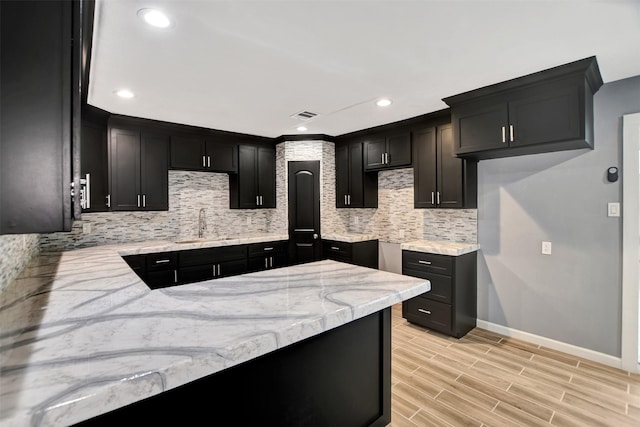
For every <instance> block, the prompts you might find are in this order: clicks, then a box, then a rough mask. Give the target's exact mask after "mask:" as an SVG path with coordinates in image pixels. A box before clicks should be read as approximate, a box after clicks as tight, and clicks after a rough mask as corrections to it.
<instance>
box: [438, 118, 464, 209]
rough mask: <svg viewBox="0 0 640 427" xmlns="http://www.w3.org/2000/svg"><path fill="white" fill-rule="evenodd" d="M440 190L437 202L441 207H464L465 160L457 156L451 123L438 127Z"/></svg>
mask: <svg viewBox="0 0 640 427" xmlns="http://www.w3.org/2000/svg"><path fill="white" fill-rule="evenodd" d="M437 135H438V138H437V140H438V164H437V167H436V169H437V171H438V179H437V181H438V190H437V192H436V195H437V197H436V199H437V200H436V202H437V203H438V206H439V207H441V208H462V207H463V206H464V198H463V197H464V194H463V162H464V160H462V159H459V158H457V157H455V152H454V146H453V129H452V127H451V126H450V125H448V126H440V127H438V132H437Z"/></svg>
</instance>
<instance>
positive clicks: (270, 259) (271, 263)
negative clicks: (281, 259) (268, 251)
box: [269, 256, 273, 267]
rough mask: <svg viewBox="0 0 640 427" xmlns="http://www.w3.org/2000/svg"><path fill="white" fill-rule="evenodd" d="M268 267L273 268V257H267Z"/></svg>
mask: <svg viewBox="0 0 640 427" xmlns="http://www.w3.org/2000/svg"><path fill="white" fill-rule="evenodd" d="M269 267H273V257H272V256H270V257H269Z"/></svg>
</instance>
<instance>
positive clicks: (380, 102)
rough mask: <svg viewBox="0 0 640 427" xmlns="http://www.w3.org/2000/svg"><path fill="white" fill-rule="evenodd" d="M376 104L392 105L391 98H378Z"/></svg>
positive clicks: (382, 105)
mask: <svg viewBox="0 0 640 427" xmlns="http://www.w3.org/2000/svg"><path fill="white" fill-rule="evenodd" d="M376 105H377V106H378V107H388V106H389V105H391V100H390V99H386V98H382V99H378V101H377V102H376Z"/></svg>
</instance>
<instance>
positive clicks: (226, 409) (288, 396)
mask: <svg viewBox="0 0 640 427" xmlns="http://www.w3.org/2000/svg"><path fill="white" fill-rule="evenodd" d="M214 350H215V349H212V356H211V357H212V358H213V357H216V356H215V351H214ZM132 422H140V423H142V424H144V425H221V426H301V425H308V426H376V427H378V426H386V425H389V424H390V422H391V309H390V308H386V309H384V310H382V311H379V312H377V313H374V314H371V315H369V316H366V317H363V318H361V319H358V320H355V321H353V322H350V323H347V324H346V325H343V326H340V327H338V328H335V329H332V330H330V331H327V332H324V333H323V334H321V335H317V336H315V337H312V338H309V339H307V340H304V341H301V342H299V343H296V344H292V345H290V346H287V347H284V348H282V349H279V350H276V351H274V352H272V353H269V354H267V355H265V356H263V357H260V358H258V359H254V360H251V361H248V362H245V363H242V364H240V365H237V366H235V367H232V368H229V369H226V370H224V371H222V372H219V373H216V374H213V375H210V376H208V377H205V378H202V379H200V380H197V381H194V382H191V383H188V384H185V385H183V386H180V387H177V388H174V389H171V390H168V391H165V392H163V393H160V394H158V395H156V396H153V397H150V398H148V399H145V400H142V401H140V402H137V403H134V404H131V405H129V406H126V407H124V408H121V409H118V410H115V411H113V412H109V413H107V414H104V415H101V416H98V417H96V418H93V419H90V420H88V421H85V422H83V423H81V424H80V425H84V426H113V425H130V424H131V423H132Z"/></svg>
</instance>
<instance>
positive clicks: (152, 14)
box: [138, 9, 171, 28]
mask: <svg viewBox="0 0 640 427" xmlns="http://www.w3.org/2000/svg"><path fill="white" fill-rule="evenodd" d="M138 16H139V17H141V18H142V19H144V21H145V22H146V23H147V24H149V25H152V26H154V27H157V28H167V27H169V26H170V25H171V20H170V19H169V17H168V16H167V15H165V14H164V12H161V11H159V10H157V9H140V10H139V11H138Z"/></svg>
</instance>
